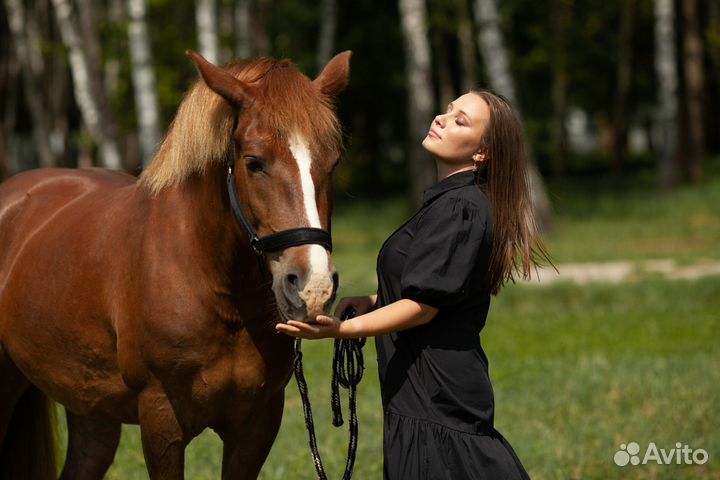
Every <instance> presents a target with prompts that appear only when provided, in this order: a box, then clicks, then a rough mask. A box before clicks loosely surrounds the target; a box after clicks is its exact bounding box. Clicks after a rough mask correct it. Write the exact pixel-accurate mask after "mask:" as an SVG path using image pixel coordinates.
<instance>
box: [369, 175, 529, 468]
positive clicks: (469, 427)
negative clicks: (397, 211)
mask: <svg viewBox="0 0 720 480" xmlns="http://www.w3.org/2000/svg"><path fill="white" fill-rule="evenodd" d="M492 232H493V224H492V213H491V210H490V205H489V203H488V200H487V198H486V197H485V195H484V194H483V193H482V192H481V190H480V189H479V188H478V187H477V186H476V185H475V183H474V174H473V172H460V173H457V174H455V175H451V176H450V177H447V178H445V179H443V180H442V181H440V182H439V183H438V184H437V185H435V186H434V187H432V188H430V189H429V190H427V191H426V192H425V194H424V196H423V206H422V208H421V209H420V210H419V211H418V212H417V213H416V214H415V215H414V216H413V217H412V218H411V219H410V220H408V222H407V223H405V225H403V226H402V227H400V228H399V229H398V230H397V231H396V232H395V233H393V234H392V236H390V238H388V239H387V240H386V241H385V244H384V245H383V247H382V249H381V250H380V253H379V255H378V264H377V273H378V301H377V307H382V306H384V305H388V304H390V303H393V302H395V301H397V300H400V299H402V298H409V299H412V300H415V301H417V302H420V303H424V304H427V305H431V306H433V307H436V308H438V309H439V311H438V313H437V315H436V316H435V318H433V320H432V321H431V322H430V323H428V324H426V325H422V326H419V327H415V328H411V329H408V330H404V331H401V332H397V333H393V334H390V335H384V336H380V337H377V338H376V340H375V341H376V347H377V352H378V364H379V373H380V384H381V392H382V400H383V410H384V414H385V415H384V439H383V452H384V474H385V479H387V480H419V479H447V480H463V479H489V480H504V479H527V478H529V477H528V475H527V473H526V472H525V469H524V468H523V466H522V464H521V463H520V460H519V459H518V458H517V456H516V455H515V452H514V451H513V449H512V447H511V446H510V444H509V443H508V442H507V440H505V438H503V436H502V435H500V433H499V432H498V431H497V430H495V428H494V426H493V415H494V399H493V391H492V386H491V385H490V379H489V377H488V361H487V357H486V356H485V353H484V352H483V349H482V347H481V346H480V337H479V333H480V330H482V328H483V326H484V325H485V319H486V317H487V313H488V308H489V306H490V292H489V289H488V287H487V285H486V282H485V272H486V271H487V269H488V262H489V259H490V252H491V246H492Z"/></svg>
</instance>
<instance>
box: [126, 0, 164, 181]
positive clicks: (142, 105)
mask: <svg viewBox="0 0 720 480" xmlns="http://www.w3.org/2000/svg"><path fill="white" fill-rule="evenodd" d="M127 6H128V15H129V17H130V18H129V20H130V22H129V24H128V40H129V48H130V63H131V65H132V82H133V89H134V92H135V111H136V114H137V122H138V129H139V137H140V154H141V156H142V164H143V166H145V167H146V166H147V165H148V164H149V163H150V160H152V157H153V154H154V153H155V148H156V147H157V145H158V143H159V142H160V126H159V123H160V113H159V107H158V96H157V80H156V79H155V70H154V69H153V56H152V48H151V46H150V37H149V35H148V28H147V21H146V20H145V0H128V3H127Z"/></svg>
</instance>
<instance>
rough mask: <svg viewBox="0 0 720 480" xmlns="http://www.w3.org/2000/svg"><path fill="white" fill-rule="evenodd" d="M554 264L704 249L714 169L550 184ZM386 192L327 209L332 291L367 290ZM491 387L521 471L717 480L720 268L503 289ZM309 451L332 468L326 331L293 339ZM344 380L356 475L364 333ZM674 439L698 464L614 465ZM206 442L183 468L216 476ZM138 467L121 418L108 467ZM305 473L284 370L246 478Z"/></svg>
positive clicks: (370, 398)
mask: <svg viewBox="0 0 720 480" xmlns="http://www.w3.org/2000/svg"><path fill="white" fill-rule="evenodd" d="M550 191H551V196H552V198H553V201H554V204H555V219H556V223H555V226H554V230H553V231H552V232H551V233H550V234H549V235H548V237H547V241H548V245H549V247H550V250H551V251H552V253H553V256H554V259H555V260H556V261H557V262H565V261H590V260H592V261H602V260H616V259H644V258H674V259H679V260H680V261H682V262H696V261H701V260H702V259H715V260H718V259H720V248H718V246H720V178H718V179H717V180H714V181H708V182H706V183H705V184H703V185H701V186H696V187H683V188H680V189H678V190H676V191H673V192H670V193H662V194H661V193H657V192H656V191H655V190H654V189H653V188H651V187H650V186H649V185H643V184H642V183H640V184H634V183H633V182H632V180H631V179H625V180H622V181H620V180H617V179H615V180H614V181H611V180H608V181H588V182H584V183H583V182H573V183H570V182H563V183H557V184H554V185H551V186H550ZM407 215H408V209H407V207H406V206H405V204H404V203H403V202H402V201H399V200H398V201H385V202H375V203H362V204H353V205H344V206H343V207H342V208H339V209H338V211H337V213H336V215H335V217H334V223H333V228H334V232H333V233H334V238H335V242H336V250H335V252H336V253H335V257H334V258H335V262H336V264H337V265H338V269H339V271H340V272H341V278H342V280H341V283H342V292H341V293H342V294H343V295H351V294H358V293H368V292H372V291H373V290H374V288H375V274H374V270H375V255H376V253H377V250H378V248H379V246H380V244H381V243H382V241H383V240H384V239H385V237H386V236H387V235H388V234H389V233H391V232H392V231H393V230H394V228H395V227H397V226H398V225H399V224H400V223H402V221H403V220H404V219H405V218H406V217H407ZM481 339H482V343H483V345H484V347H485V349H486V351H487V353H488V356H489V358H490V374H491V378H492V380H493V385H494V388H495V394H496V427H497V428H498V430H500V431H501V432H502V433H503V434H504V435H505V436H506V437H507V438H508V440H509V441H510V442H511V443H512V444H513V446H514V448H515V450H516V451H517V453H518V455H519V457H520V458H521V459H522V461H523V463H524V464H525V466H526V467H527V469H528V471H529V473H530V474H531V477H532V478H535V479H615V478H617V479H673V480H677V479H694V478H711V479H713V478H714V479H720V434H718V432H719V431H720V413H718V406H719V405H720V368H719V367H720V348H719V347H718V341H719V340H720V276H715V277H706V278H702V279H699V280H695V281H666V280H662V279H659V278H656V277H653V276H651V275H648V276H647V277H638V278H634V279H633V281H631V282H626V283H622V284H619V285H612V284H592V285H584V286H577V285H574V284H569V283H557V284H553V285H551V286H546V287H537V286H527V285H521V284H518V285H512V286H510V287H508V288H507V289H506V290H504V291H503V292H502V293H501V294H500V295H499V296H498V297H497V298H495V299H494V300H493V304H492V307H491V311H490V316H489V318H488V326H487V327H486V328H485V330H484V331H483V333H482V335H481ZM303 349H304V351H305V360H306V362H305V368H306V375H307V377H308V381H309V385H310V390H311V394H312V396H311V398H312V403H313V408H314V412H315V421H316V426H317V434H318V439H319V444H320V449H321V453H322V454H323V459H324V460H325V463H326V466H327V468H328V472H329V476H330V478H340V476H341V473H342V470H343V466H344V460H345V453H346V449H347V430H346V428H342V429H335V428H333V427H332V426H331V423H330V420H331V417H330V408H329V394H330V387H329V382H330V360H331V354H332V352H331V349H332V344H331V342H330V341H323V342H307V341H306V342H304V344H303ZM365 358H366V367H367V368H366V372H365V379H364V380H363V382H362V383H361V385H360V392H359V410H360V411H359V418H360V443H359V449H358V459H357V464H356V475H355V478H357V479H361V480H362V479H379V478H381V477H382V474H381V472H382V460H381V440H382V430H381V418H382V411H381V404H380V397H379V386H378V381H377V366H376V361H375V353H374V347H373V345H372V342H369V343H368V346H367V347H366V348H365ZM629 442H637V443H638V444H639V445H640V446H641V453H640V456H641V457H642V455H643V454H644V452H645V448H646V447H647V446H648V445H649V444H650V442H654V443H655V444H656V446H657V448H658V449H665V450H666V451H667V450H669V449H671V448H675V444H676V443H677V442H680V443H681V444H682V445H683V446H684V445H688V446H689V447H690V448H692V449H700V448H702V449H704V450H706V451H707V452H708V454H709V461H708V462H707V463H706V464H704V465H690V466H686V465H676V464H672V465H658V464H657V463H655V464H647V465H638V466H625V467H618V466H616V465H615V463H614V462H613V456H614V455H615V453H616V452H617V451H618V450H619V448H620V445H621V444H627V443H629ZM221 450H222V445H221V444H220V442H219V440H218V439H217V437H216V436H215V435H214V434H213V433H211V432H205V433H204V434H203V435H202V436H200V437H198V438H197V439H195V440H194V441H193V442H192V443H191V445H190V446H189V448H188V452H187V457H186V458H187V466H186V473H187V478H189V479H217V478H219V471H220V470H219V465H220V458H221ZM108 478H113V479H123V480H124V479H135V478H138V479H143V478H147V474H146V473H145V470H144V463H143V459H142V452H141V447H140V442H139V431H138V428H137V427H127V426H126V427H125V430H124V434H123V439H122V443H121V448H120V450H119V452H118V454H117V457H116V460H115V463H114V465H113V467H112V469H111V471H110V472H109V474H108ZM260 478H262V479H264V480H271V479H288V478H290V479H313V478H316V477H315V472H314V468H313V465H312V462H311V459H310V453H309V449H308V447H307V436H306V432H305V429H304V423H303V419H302V409H301V405H300V400H299V395H298V394H297V388H296V386H295V384H294V380H291V384H290V385H289V386H288V389H287V393H286V409H285V416H284V418H283V424H282V427H281V431H280V434H279V436H278V438H277V441H276V443H275V445H274V448H273V450H272V452H271V454H270V457H269V459H268V461H267V463H266V464H265V467H264V469H263V471H262V474H261V477H260Z"/></svg>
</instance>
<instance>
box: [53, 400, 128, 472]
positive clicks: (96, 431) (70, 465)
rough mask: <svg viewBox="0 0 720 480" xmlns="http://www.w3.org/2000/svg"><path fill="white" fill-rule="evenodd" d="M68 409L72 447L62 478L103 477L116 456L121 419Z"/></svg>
mask: <svg viewBox="0 0 720 480" xmlns="http://www.w3.org/2000/svg"><path fill="white" fill-rule="evenodd" d="M66 413H67V426H68V450H67V456H66V457H65V466H64V467H63V470H62V474H61V475H60V480H75V479H78V480H86V479H87V480H94V479H97V480H102V478H103V477H104V476H105V472H106V471H107V469H108V468H110V465H111V464H112V462H113V458H115V451H116V450H117V447H118V443H119V442H120V430H121V425H120V423H117V422H112V421H109V420H106V419H103V418H98V417H93V416H78V415H74V414H73V413H71V412H69V411H67V410H66Z"/></svg>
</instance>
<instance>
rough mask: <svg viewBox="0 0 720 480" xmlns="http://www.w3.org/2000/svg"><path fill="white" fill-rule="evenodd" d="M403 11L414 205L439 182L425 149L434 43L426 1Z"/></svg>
mask: <svg viewBox="0 0 720 480" xmlns="http://www.w3.org/2000/svg"><path fill="white" fill-rule="evenodd" d="M399 7H400V18H401V23H402V32H403V37H404V38H405V72H406V73H405V75H406V77H407V104H408V110H407V116H408V121H407V125H408V142H409V152H408V153H409V160H410V176H411V179H412V180H411V183H412V188H411V194H412V198H413V200H414V201H419V200H418V199H420V198H421V196H422V192H423V191H424V190H425V189H426V188H427V187H429V186H430V185H432V184H433V183H434V182H435V178H434V175H433V169H432V163H431V162H430V161H429V159H428V157H427V154H426V152H425V151H424V150H423V148H422V140H423V138H424V137H425V135H426V133H427V130H428V128H429V126H430V122H431V121H432V118H433V110H434V102H433V93H432V84H431V78H432V77H431V65H430V43H429V41H428V36H427V26H426V25H427V24H426V20H425V19H426V16H427V15H426V9H425V1H424V0H400V3H399Z"/></svg>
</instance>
